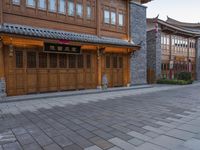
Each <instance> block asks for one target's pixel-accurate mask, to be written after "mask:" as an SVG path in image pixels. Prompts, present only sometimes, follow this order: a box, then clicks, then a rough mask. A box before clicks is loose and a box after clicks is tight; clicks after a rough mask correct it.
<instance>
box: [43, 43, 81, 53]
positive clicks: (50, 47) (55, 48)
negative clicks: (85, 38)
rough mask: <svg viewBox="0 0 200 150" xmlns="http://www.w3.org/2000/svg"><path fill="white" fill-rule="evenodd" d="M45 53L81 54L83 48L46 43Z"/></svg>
mask: <svg viewBox="0 0 200 150" xmlns="http://www.w3.org/2000/svg"><path fill="white" fill-rule="evenodd" d="M44 51H45V52H51V53H69V54H80V53H81V47H80V46H72V45H65V44H55V43H44Z"/></svg>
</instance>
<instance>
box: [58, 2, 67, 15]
mask: <svg viewBox="0 0 200 150" xmlns="http://www.w3.org/2000/svg"><path fill="white" fill-rule="evenodd" d="M58 12H59V13H61V14H65V13H66V1H65V0H59V1H58Z"/></svg>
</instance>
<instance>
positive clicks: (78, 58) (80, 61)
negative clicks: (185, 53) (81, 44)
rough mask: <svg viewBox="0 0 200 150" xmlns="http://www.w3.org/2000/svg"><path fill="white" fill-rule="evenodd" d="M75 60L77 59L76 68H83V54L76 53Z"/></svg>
mask: <svg viewBox="0 0 200 150" xmlns="http://www.w3.org/2000/svg"><path fill="white" fill-rule="evenodd" d="M77 61H78V68H83V66H84V61H83V55H78V56H77Z"/></svg>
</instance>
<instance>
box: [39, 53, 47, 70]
mask: <svg viewBox="0 0 200 150" xmlns="http://www.w3.org/2000/svg"><path fill="white" fill-rule="evenodd" d="M41 55H43V56H45V57H43V56H42V57H41ZM44 58H45V59H44ZM38 59H39V62H38V63H39V65H38V67H39V68H47V67H48V55H47V53H43V52H39V54H38Z"/></svg>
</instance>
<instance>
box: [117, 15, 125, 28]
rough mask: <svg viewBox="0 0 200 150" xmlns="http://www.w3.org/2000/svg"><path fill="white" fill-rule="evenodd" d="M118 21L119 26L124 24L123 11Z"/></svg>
mask: <svg viewBox="0 0 200 150" xmlns="http://www.w3.org/2000/svg"><path fill="white" fill-rule="evenodd" d="M118 23H119V26H124V15H123V14H122V13H120V14H119V15H118Z"/></svg>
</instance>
